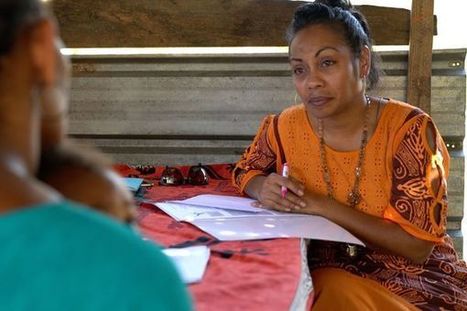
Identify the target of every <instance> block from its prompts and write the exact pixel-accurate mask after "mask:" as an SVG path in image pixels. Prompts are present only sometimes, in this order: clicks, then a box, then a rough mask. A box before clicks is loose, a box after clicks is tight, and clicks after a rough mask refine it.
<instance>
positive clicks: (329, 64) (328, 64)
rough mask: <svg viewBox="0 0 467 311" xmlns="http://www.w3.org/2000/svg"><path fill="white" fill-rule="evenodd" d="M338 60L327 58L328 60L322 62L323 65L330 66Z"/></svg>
mask: <svg viewBox="0 0 467 311" xmlns="http://www.w3.org/2000/svg"><path fill="white" fill-rule="evenodd" d="M335 63H336V62H335V61H333V60H330V59H326V60H323V61H322V62H321V67H329V66H332V65H334V64H335Z"/></svg>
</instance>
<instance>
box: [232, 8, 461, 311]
mask: <svg viewBox="0 0 467 311" xmlns="http://www.w3.org/2000/svg"><path fill="white" fill-rule="evenodd" d="M288 39H289V60H290V65H291V68H292V72H293V81H294V84H295V88H296V91H297V94H298V95H299V96H300V98H301V100H302V103H301V104H299V105H295V106H292V107H290V108H287V109H285V110H284V111H283V112H282V113H280V114H279V115H275V116H274V115H271V116H267V117H266V118H265V119H264V121H263V122H262V124H261V126H260V129H259V131H258V133H257V135H256V137H255V139H254V141H253V143H252V144H251V145H250V147H249V148H248V149H247V150H246V151H245V153H244V155H243V157H242V158H241V160H240V161H239V162H238V163H237V165H236V167H235V169H234V172H233V183H234V184H235V185H236V186H237V187H238V188H239V190H240V191H242V192H244V193H246V194H248V195H249V196H251V197H253V198H256V199H258V200H259V202H260V203H261V205H262V206H264V207H265V208H271V209H276V210H281V211H288V212H294V213H305V214H312V215H318V216H322V217H325V218H327V219H329V220H331V221H333V222H335V223H337V224H338V225H340V226H342V227H344V228H345V229H347V230H348V231H349V232H351V233H352V234H354V235H355V236H357V237H358V238H359V239H361V240H362V241H364V242H365V244H366V245H367V247H356V246H354V245H346V244H342V243H334V242H324V241H311V243H310V249H309V255H308V256H309V258H308V259H309V266H310V269H311V274H312V278H313V284H314V290H315V302H314V306H313V310H339V309H345V310H418V309H422V310H448V309H449V310H467V267H466V265H465V262H463V261H461V260H459V258H458V257H457V255H456V253H455V251H454V248H453V246H452V241H451V239H450V237H449V236H448V235H447V234H446V217H447V207H448V206H447V189H446V178H447V174H448V171H449V154H448V152H447V149H446V147H445V145H444V142H443V140H442V138H441V136H440V134H439V132H438V130H437V128H436V126H435V124H434V122H433V120H432V119H431V118H430V116H428V115H427V114H426V113H424V112H423V111H421V110H420V109H418V108H416V107H413V106H410V105H408V104H406V103H402V102H399V101H396V100H392V99H388V98H382V97H372V96H368V95H366V91H367V90H368V89H370V88H371V87H373V86H374V85H375V84H376V83H377V82H378V69H377V66H376V63H375V61H374V59H375V58H374V57H372V56H373V54H372V51H371V36H370V32H369V28H368V25H367V23H366V21H365V18H364V17H363V16H362V15H361V14H360V13H359V12H358V11H356V10H354V9H353V8H352V7H351V5H350V3H348V2H347V1H331V0H329V1H326V0H318V1H315V2H313V3H309V4H306V5H303V6H301V7H299V8H298V9H297V11H296V12H295V15H294V18H293V20H292V22H291V25H290V27H289V31H288ZM285 163H287V164H288V166H289V171H290V177H289V178H285V177H282V176H281V175H280V174H278V173H277V172H281V170H282V167H283V165H284V164H285ZM282 187H286V188H287V189H288V191H287V193H286V195H285V197H283V196H282V194H281V188H282Z"/></svg>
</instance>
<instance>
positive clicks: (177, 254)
mask: <svg viewBox="0 0 467 311" xmlns="http://www.w3.org/2000/svg"><path fill="white" fill-rule="evenodd" d="M163 252H164V253H165V254H166V255H167V256H169V258H170V259H172V261H173V262H174V264H175V267H176V268H177V270H178V272H179V273H180V276H181V277H182V280H183V281H184V282H185V283H187V284H190V283H196V282H199V281H201V279H202V278H203V275H204V271H205V270H206V266H207V263H208V261H209V255H210V250H209V248H208V247H207V246H204V245H197V246H189V247H184V248H166V249H164V250H163Z"/></svg>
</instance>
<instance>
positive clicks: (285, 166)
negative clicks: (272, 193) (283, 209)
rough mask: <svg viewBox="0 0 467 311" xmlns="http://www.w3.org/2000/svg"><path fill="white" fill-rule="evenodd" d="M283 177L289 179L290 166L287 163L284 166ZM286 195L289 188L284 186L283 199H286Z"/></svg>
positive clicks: (282, 190) (282, 188) (282, 189)
mask: <svg viewBox="0 0 467 311" xmlns="http://www.w3.org/2000/svg"><path fill="white" fill-rule="evenodd" d="M282 177H285V178H287V177H289V166H288V165H287V163H284V165H283V166H282ZM286 194H287V187H285V186H282V187H281V197H282V198H283V199H285V195H286Z"/></svg>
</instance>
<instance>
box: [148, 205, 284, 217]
mask: <svg viewBox="0 0 467 311" xmlns="http://www.w3.org/2000/svg"><path fill="white" fill-rule="evenodd" d="M155 205H156V206H157V207H158V208H160V209H161V210H163V211H164V212H165V213H167V214H169V215H170V216H171V217H172V218H174V219H175V220H177V221H186V222H192V221H193V220H195V219H210V218H218V217H239V216H244V217H251V216H258V215H263V216H270V215H278V214H279V213H278V212H274V211H270V210H266V209H260V211H259V212H256V211H255V212H247V211H239V210H233V209H230V210H227V209H221V208H214V207H203V206H199V205H187V204H183V203H174V201H170V202H159V203H155Z"/></svg>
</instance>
